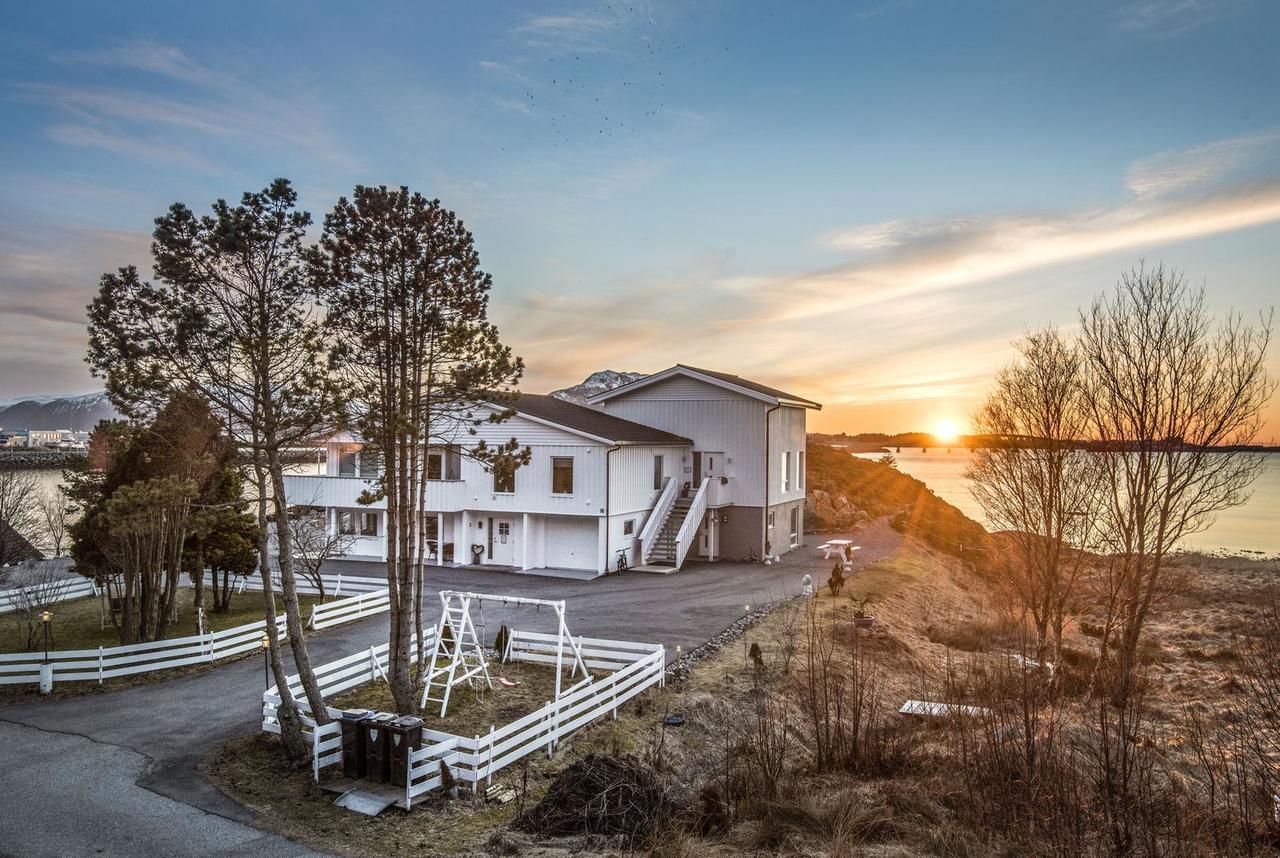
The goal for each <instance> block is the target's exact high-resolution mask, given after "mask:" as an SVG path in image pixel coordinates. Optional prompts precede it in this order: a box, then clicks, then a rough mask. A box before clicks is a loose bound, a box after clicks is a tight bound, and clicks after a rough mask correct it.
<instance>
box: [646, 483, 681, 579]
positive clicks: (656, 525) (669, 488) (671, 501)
mask: <svg viewBox="0 0 1280 858" xmlns="http://www.w3.org/2000/svg"><path fill="white" fill-rule="evenodd" d="M675 502H676V480H675V478H674V477H667V482H666V483H665V484H664V485H663V486H662V494H660V495H658V500H657V502H656V503H654V505H653V511H652V512H650V513H649V518H648V519H647V520H646V521H645V523H644V527H642V528H640V562H641V563H648V562H649V552H650V551H652V550H653V542H654V540H656V539H657V538H658V534H659V533H662V525H663V524H664V523H665V522H666V520H667V516H668V515H670V514H671V507H672V506H674V505H675Z"/></svg>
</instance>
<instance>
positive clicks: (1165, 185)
mask: <svg viewBox="0 0 1280 858" xmlns="http://www.w3.org/2000/svg"><path fill="white" fill-rule="evenodd" d="M1277 167H1280V131H1263V132H1259V133H1257V134H1247V135H1244V136H1241V137H1232V138H1230V139H1227V140H1217V141H1214V142H1212V143H1206V144H1204V145H1202V146H1193V147H1192V148H1190V149H1174V150H1170V151H1167V152H1160V153H1158V154H1156V155H1152V156H1151V157H1149V158H1143V159H1141V160H1139V161H1135V162H1134V163H1133V164H1131V165H1130V167H1129V170H1128V172H1127V174H1126V176H1125V185H1126V186H1127V187H1128V188H1129V190H1130V191H1132V192H1133V193H1134V194H1135V195H1137V196H1139V197H1162V196H1170V195H1172V194H1177V193H1180V192H1182V191H1187V190H1194V189H1196V188H1199V187H1205V186H1209V185H1212V184H1215V183H1219V182H1222V181H1224V180H1226V179H1228V178H1233V177H1236V175H1237V174H1238V173H1240V172H1243V171H1245V170H1247V169H1249V168H1254V169H1257V168H1270V169H1271V171H1273V172H1280V170H1277V169H1276V168H1277Z"/></svg>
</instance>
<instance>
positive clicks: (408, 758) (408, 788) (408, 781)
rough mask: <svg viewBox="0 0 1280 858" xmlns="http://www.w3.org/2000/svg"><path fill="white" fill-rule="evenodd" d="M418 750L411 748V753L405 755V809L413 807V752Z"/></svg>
mask: <svg viewBox="0 0 1280 858" xmlns="http://www.w3.org/2000/svg"><path fill="white" fill-rule="evenodd" d="M416 750H417V748H410V749H409V753H407V754H405V761H404V809H405V810H409V809H410V808H411V807H413V752H414V751H416Z"/></svg>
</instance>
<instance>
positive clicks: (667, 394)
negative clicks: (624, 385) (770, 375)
mask: <svg viewBox="0 0 1280 858" xmlns="http://www.w3.org/2000/svg"><path fill="white" fill-rule="evenodd" d="M601 407H602V408H604V410H605V411H607V412H609V413H610V414H614V415H617V416H618V417H623V418H625V419H627V420H633V421H635V422H636V423H643V424H645V425H648V426H655V427H657V428H659V429H665V430H666V431H668V432H674V433H675V434H677V435H683V436H684V437H686V438H690V439H692V440H693V442H694V449H695V450H707V451H712V452H717V453H723V454H724V455H725V461H724V475H725V476H726V477H728V478H729V483H728V484H727V485H725V486H723V487H722V491H721V494H720V497H721V498H723V499H727V500H728V501H729V502H732V503H736V504H739V505H744V506H762V505H763V504H764V427H765V421H764V415H765V412H766V410H767V409H768V406H767V405H766V404H765V403H763V402H761V401H759V400H757V399H752V398H750V397H746V396H742V395H740V394H737V393H734V392H732V391H729V390H725V389H723V388H720V387H717V386H715V385H713V384H707V383H705V382H702V381H698V380H696V379H691V378H686V377H683V376H676V377H673V378H669V379H666V380H664V381H661V382H658V383H656V384H651V385H648V386H646V387H643V388H640V389H638V390H636V391H635V392H634V393H631V394H626V395H622V396H617V397H615V398H613V399H607V400H605V401H604V402H602V403H601ZM692 476H693V459H692V457H691V456H690V457H689V458H687V459H685V461H684V462H682V463H681V470H680V480H681V482H687V481H689V480H691V478H692Z"/></svg>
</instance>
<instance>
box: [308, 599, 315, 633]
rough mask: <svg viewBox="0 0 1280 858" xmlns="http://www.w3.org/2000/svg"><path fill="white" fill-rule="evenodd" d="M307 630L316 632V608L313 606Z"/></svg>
mask: <svg viewBox="0 0 1280 858" xmlns="http://www.w3.org/2000/svg"><path fill="white" fill-rule="evenodd" d="M307 628H309V629H311V630H312V631H315V628H316V606H315V605H312V606H311V616H310V617H309V618H308V619H307Z"/></svg>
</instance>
